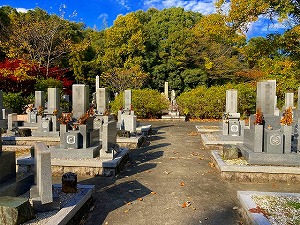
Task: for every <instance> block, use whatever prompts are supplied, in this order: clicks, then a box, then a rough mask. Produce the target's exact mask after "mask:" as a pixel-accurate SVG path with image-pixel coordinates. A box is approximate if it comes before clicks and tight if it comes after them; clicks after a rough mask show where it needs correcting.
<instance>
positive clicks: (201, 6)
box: [144, 0, 216, 15]
mask: <svg viewBox="0 0 300 225" xmlns="http://www.w3.org/2000/svg"><path fill="white" fill-rule="evenodd" d="M144 5H145V7H147V8H149V7H155V8H157V9H163V8H170V7H182V8H184V9H185V10H191V11H195V12H200V13H202V14H204V15H207V14H211V13H214V12H215V11H216V10H215V6H214V2H213V1H212V0H208V1H196V0H191V1H185V0H175V1H174V0H145V1H144Z"/></svg>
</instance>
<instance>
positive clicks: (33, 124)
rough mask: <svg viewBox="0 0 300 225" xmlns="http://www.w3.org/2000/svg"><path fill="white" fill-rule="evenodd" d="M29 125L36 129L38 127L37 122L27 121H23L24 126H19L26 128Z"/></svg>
mask: <svg viewBox="0 0 300 225" xmlns="http://www.w3.org/2000/svg"><path fill="white" fill-rule="evenodd" d="M27 127H30V128H31V129H37V128H38V123H28V122H24V126H23V127H20V128H27Z"/></svg>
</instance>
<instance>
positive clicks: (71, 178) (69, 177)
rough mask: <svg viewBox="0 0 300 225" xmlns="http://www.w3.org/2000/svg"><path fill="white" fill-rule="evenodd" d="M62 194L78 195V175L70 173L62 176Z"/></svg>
mask: <svg viewBox="0 0 300 225" xmlns="http://www.w3.org/2000/svg"><path fill="white" fill-rule="evenodd" d="M61 181H62V190H61V191H62V192H64V193H76V192H77V174H76V173H72V172H68V173H65V174H64V175H63V176H62V179H61Z"/></svg>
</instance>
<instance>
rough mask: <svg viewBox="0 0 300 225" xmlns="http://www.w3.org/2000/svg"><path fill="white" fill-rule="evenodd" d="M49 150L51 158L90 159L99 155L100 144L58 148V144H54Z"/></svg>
mask: <svg viewBox="0 0 300 225" xmlns="http://www.w3.org/2000/svg"><path fill="white" fill-rule="evenodd" d="M50 151H51V158H52V159H53V158H58V159H92V158H96V157H97V156H99V151H100V146H99V145H97V146H93V147H90V148H80V149H60V146H55V147H51V148H50Z"/></svg>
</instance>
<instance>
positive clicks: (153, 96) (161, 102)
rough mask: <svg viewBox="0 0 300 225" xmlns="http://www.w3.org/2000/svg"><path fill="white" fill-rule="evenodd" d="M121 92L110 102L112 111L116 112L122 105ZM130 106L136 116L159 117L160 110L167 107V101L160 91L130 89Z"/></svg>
mask: <svg viewBox="0 0 300 225" xmlns="http://www.w3.org/2000/svg"><path fill="white" fill-rule="evenodd" d="M123 96H124V95H123V93H121V94H119V95H118V96H116V98H115V100H114V101H113V102H111V104H110V106H111V111H112V113H115V114H117V113H118V110H119V109H120V108H122V106H123ZM131 97H132V99H131V102H132V107H133V110H134V113H135V115H137V117H138V118H159V117H160V116H161V113H162V110H166V109H168V107H169V102H168V101H167V99H166V98H165V96H164V95H162V94H161V93H160V92H158V91H156V90H152V89H138V90H132V96H131Z"/></svg>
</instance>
